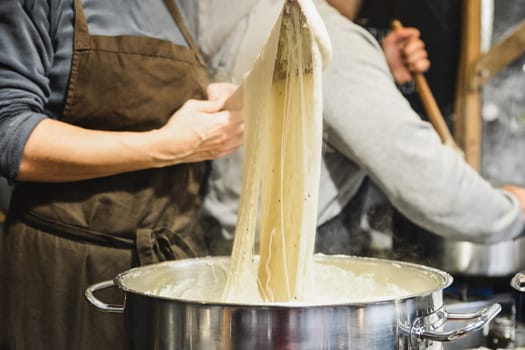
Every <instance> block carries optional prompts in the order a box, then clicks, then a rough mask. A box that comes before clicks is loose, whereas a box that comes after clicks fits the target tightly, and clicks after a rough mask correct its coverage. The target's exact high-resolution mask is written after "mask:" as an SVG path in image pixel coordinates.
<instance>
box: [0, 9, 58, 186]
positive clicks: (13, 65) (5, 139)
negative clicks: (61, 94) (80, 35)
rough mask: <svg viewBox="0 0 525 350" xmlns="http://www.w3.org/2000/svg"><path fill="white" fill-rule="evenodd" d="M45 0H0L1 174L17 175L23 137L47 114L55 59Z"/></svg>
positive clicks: (12, 177) (25, 137) (22, 147)
mask: <svg viewBox="0 0 525 350" xmlns="http://www.w3.org/2000/svg"><path fill="white" fill-rule="evenodd" d="M48 6H49V2H48V1H30V0H10V1H2V2H1V3H0V175H1V176H4V177H6V178H7V179H8V180H10V181H13V180H14V179H15V177H16V176H17V173H18V169H19V166H20V160H21V158H22V153H23V150H24V146H25V144H26V141H27V139H28V137H29V135H30V133H31V131H32V130H33V128H34V127H35V126H36V124H37V123H38V122H40V121H41V120H42V119H43V118H45V116H44V114H43V112H44V106H45V104H46V101H47V99H48V97H49V93H50V91H49V81H48V79H47V77H46V75H47V72H48V70H49V68H50V65H51V63H52V60H53V45H52V41H51V36H50V34H49V32H50V29H49V18H50V14H49V8H48Z"/></svg>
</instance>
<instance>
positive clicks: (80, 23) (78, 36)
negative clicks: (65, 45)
mask: <svg viewBox="0 0 525 350" xmlns="http://www.w3.org/2000/svg"><path fill="white" fill-rule="evenodd" d="M74 31H75V34H74V45H75V49H78V50H81V49H88V48H89V47H90V40H89V29H88V24H87V20H86V16H85V15H84V8H83V7H82V2H81V0H75V27H74Z"/></svg>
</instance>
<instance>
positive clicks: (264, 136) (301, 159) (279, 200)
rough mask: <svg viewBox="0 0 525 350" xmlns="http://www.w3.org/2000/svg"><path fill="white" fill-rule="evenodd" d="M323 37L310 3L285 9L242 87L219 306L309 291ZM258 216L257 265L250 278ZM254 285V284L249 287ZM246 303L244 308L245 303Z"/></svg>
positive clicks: (326, 46)
mask: <svg viewBox="0 0 525 350" xmlns="http://www.w3.org/2000/svg"><path fill="white" fill-rule="evenodd" d="M329 56H330V42H329V40H328V34H327V33H326V29H325V28H324V25H323V23H322V21H321V19H320V17H319V15H318V13H317V10H316V9H315V6H314V5H313V3H312V2H311V0H308V1H307V0H305V1H299V2H297V1H289V2H287V3H286V4H285V5H284V7H283V11H282V12H281V15H280V17H279V18H278V20H277V22H276V23H275V25H274V27H273V30H272V32H271V34H270V36H269V38H268V39H267V41H266V43H265V45H264V47H263V50H262V51H261V53H260V54H259V56H258V58H257V60H256V62H255V65H254V67H253V69H252V70H251V71H250V72H249V73H248V74H247V75H246V76H245V79H244V80H243V83H242V85H243V97H244V107H243V109H244V116H245V143H244V145H245V158H244V166H243V183H242V189H241V198H240V209H239V218H238V222H237V227H236V231H235V240H234V246H233V251H232V256H231V268H230V272H229V275H228V279H227V284H226V288H225V290H224V294H223V301H227V302H243V301H245V302H250V301H252V300H253V298H254V295H246V293H244V292H243V290H244V289H245V288H246V285H249V284H250V281H253V280H254V279H256V281H255V285H257V287H258V288H257V289H258V292H259V293H260V296H261V297H262V299H263V300H264V301H270V302H275V301H278V302H287V301H302V300H304V297H305V295H304V293H305V292H306V291H307V290H309V287H308V284H309V277H310V276H311V274H310V269H311V264H312V257H313V249H314V243H315V232H316V217H317V203H318V191H319V179H320V169H321V148H322V93H321V89H322V86H321V73H322V69H323V63H324V64H326V63H327V61H328V60H329ZM259 208H260V225H259V227H258V228H259V232H260V252H259V253H260V264H259V267H258V271H257V273H254V271H253V267H252V266H253V261H254V255H255V252H254V242H255V233H256V231H257V223H258V221H257V217H258V215H259V213H258V209H259ZM251 284H253V283H251ZM245 298H249V299H251V300H245Z"/></svg>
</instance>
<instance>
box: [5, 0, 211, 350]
mask: <svg viewBox="0 0 525 350" xmlns="http://www.w3.org/2000/svg"><path fill="white" fill-rule="evenodd" d="M164 2H165V4H166V6H167V7H168V9H169V11H170V13H171V14H172V16H173V18H174V19H175V21H176V22H177V24H178V25H179V27H180V28H181V31H182V32H183V34H184V36H185V38H186V40H187V42H188V43H189V45H190V47H189V48H187V47H183V46H178V45H174V44H173V43H171V42H168V41H165V40H160V39H154V38H148V37H136V36H118V37H107V36H96V35H90V34H89V32H88V26H87V21H86V19H85V16H84V13H83V9H82V5H81V2H80V0H75V34H74V53H73V61H72V67H71V77H70V82H69V89H68V92H67V99H66V104H65V107H64V116H63V119H62V120H63V121H65V122H67V123H71V124H74V125H78V126H81V127H84V128H88V129H97V130H113V131H120V130H126V131H144V130H151V129H154V128H160V127H161V126H162V125H164V124H165V123H166V122H167V120H168V118H169V117H170V116H171V115H172V114H173V112H175V111H176V110H177V109H179V108H180V107H181V106H182V104H183V103H184V102H185V101H186V100H188V99H191V98H198V99H203V98H205V92H204V91H205V85H206V84H207V75H206V71H205V67H204V65H203V63H202V59H201V58H200V57H199V55H198V53H197V50H196V48H195V45H194V43H193V41H192V40H191V38H190V35H189V34H188V31H187V29H186V28H185V26H184V25H183V21H182V20H181V16H180V13H179V11H178V9H177V8H176V5H175V1H173V0H165V1H164ZM49 137H60V136H59V135H57V136H54V135H50V136H49ZM203 174H204V164H203V163H192V164H184V165H177V166H173V167H167V168H162V169H150V170H144V171H137V172H130V173H125V174H120V175H116V176H110V177H104V178H99V179H94V180H88V181H81V182H71V183H59V184H46V183H24V184H21V185H20V186H18V187H17V189H16V190H15V193H14V194H13V197H12V201H11V208H10V212H9V218H8V225H7V227H6V228H7V231H6V235H5V241H4V244H5V248H6V249H5V250H6V255H5V257H6V259H7V262H6V264H7V267H8V272H7V275H8V281H7V283H6V284H7V285H8V286H9V288H8V292H7V293H8V295H9V302H8V305H7V306H6V305H5V304H4V305H2V307H5V308H7V310H6V309H4V310H6V311H7V313H8V318H7V320H8V330H9V342H10V348H11V349H13V350H24V349H31V350H37V349H50V350H51V349H52V350H72V349H75V350H79V349H80V350H83V349H85V350H93V349H97V350H102V349H112V350H116V349H124V348H125V345H124V339H125V338H124V333H123V317H122V315H121V314H106V313H102V312H99V311H97V310H96V309H95V308H94V307H92V306H90V305H89V304H88V303H87V302H86V301H85V300H84V298H83V293H84V291H85V289H86V287H87V286H88V285H90V284H93V283H96V282H100V281H103V280H108V279H113V277H115V276H116V274H118V273H119V272H122V271H124V270H127V269H129V268H130V267H132V266H135V265H144V264H150V263H154V262H158V261H162V260H167V259H176V258H186V257H194V256H198V255H204V254H205V253H206V251H205V249H204V245H203V244H202V242H201V239H200V236H199V234H198V232H197V231H198V230H197V223H196V221H197V220H196V217H197V215H196V214H197V209H198V208H199V205H200V192H199V189H200V183H201V182H202V177H203ZM0 288H3V287H0ZM107 292H108V293H107V295H106V296H105V295H104V294H102V295H100V298H101V299H102V300H105V301H107V302H110V303H111V302H113V303H117V304H122V302H123V300H122V296H121V295H120V293H119V292H118V291H117V290H110V291H107ZM0 295H1V293H0ZM3 312H4V311H2V313H3ZM0 316H1V315H0Z"/></svg>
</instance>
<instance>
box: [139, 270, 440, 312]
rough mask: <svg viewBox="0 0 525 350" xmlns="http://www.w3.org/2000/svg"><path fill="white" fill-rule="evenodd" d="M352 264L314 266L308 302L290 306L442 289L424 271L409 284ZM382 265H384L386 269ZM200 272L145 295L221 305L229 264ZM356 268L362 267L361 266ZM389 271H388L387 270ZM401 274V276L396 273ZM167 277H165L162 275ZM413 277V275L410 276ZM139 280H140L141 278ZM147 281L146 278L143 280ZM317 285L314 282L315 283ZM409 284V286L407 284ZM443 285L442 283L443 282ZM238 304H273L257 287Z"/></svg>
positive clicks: (166, 280) (166, 281)
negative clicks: (351, 267) (353, 266)
mask: <svg viewBox="0 0 525 350" xmlns="http://www.w3.org/2000/svg"><path fill="white" fill-rule="evenodd" d="M257 265H258V264H257V263H256V262H252V265H251V269H252V271H253V272H254V273H255V272H256V271H257ZM347 265H348V264H346V265H345V264H341V265H338V264H332V263H330V264H326V263H319V262H316V263H314V264H313V270H312V271H313V274H312V277H313V279H312V280H310V281H309V282H308V284H307V285H308V286H309V288H308V290H305V291H304V295H305V298H304V300H303V301H301V302H300V303H298V302H287V303H279V304H290V305H297V304H300V305H330V304H345V303H370V302H374V301H380V300H394V299H402V298H406V297H408V296H412V295H415V294H418V293H421V292H422V291H425V290H429V289H436V288H439V287H438V286H439V284H440V281H439V280H438V279H436V278H435V277H433V276H432V274H426V273H424V272H422V271H419V272H418V273H414V279H413V280H412V281H407V280H406V276H407V273H408V274H410V273H413V272H412V271H410V269H408V271H407V269H406V267H402V266H399V265H397V264H395V263H392V264H388V265H387V264H379V265H371V266H372V267H373V269H368V271H367V269H366V268H365V269H361V268H358V271H354V270H352V269H348V268H347ZM381 265H384V266H383V267H382V266H381ZM203 266H204V267H205V268H200V269H199V270H198V272H196V273H195V272H194V273H189V274H187V275H186V276H184V277H183V278H173V275H171V276H169V275H167V274H166V276H162V277H161V278H158V279H157V280H156V281H155V283H151V281H150V283H149V288H148V289H146V290H145V291H144V293H145V294H147V295H152V296H158V297H164V298H169V299H179V300H185V301H198V302H202V301H204V302H210V303H221V302H223V299H222V294H223V291H224V287H225V282H226V276H227V271H228V268H227V263H226V262H222V263H209V264H206V265H203ZM356 266H359V264H357V265H356ZM385 267H386V268H385ZM396 272H397V273H396ZM161 275H163V274H161ZM408 276H410V275H408ZM137 277H139V276H137ZM141 277H143V276H141ZM312 281H313V282H312ZM404 282H406V283H404ZM410 282H411V283H410ZM441 282H442V281H441ZM238 297H239V298H238V300H237V301H236V303H240V304H248V305H253V304H272V303H269V302H263V300H262V299H261V297H260V294H259V293H258V291H257V286H256V285H255V283H252V284H249V283H248V284H245V285H244V286H243V288H242V293H240V294H239V295H238Z"/></svg>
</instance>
